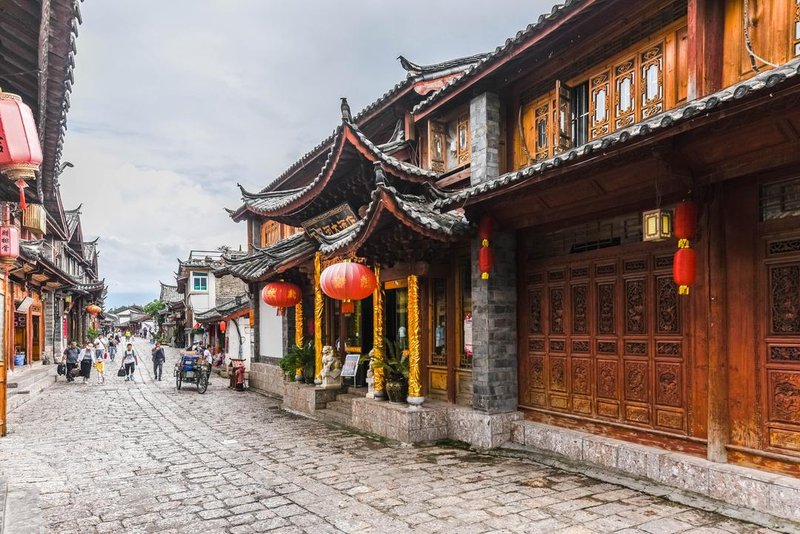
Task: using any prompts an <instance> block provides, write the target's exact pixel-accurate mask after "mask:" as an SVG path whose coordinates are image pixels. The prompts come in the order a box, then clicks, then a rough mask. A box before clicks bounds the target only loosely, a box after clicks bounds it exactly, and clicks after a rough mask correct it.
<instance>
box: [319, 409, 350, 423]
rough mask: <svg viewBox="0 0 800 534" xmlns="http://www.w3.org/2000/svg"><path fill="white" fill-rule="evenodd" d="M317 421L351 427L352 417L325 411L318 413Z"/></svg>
mask: <svg viewBox="0 0 800 534" xmlns="http://www.w3.org/2000/svg"><path fill="white" fill-rule="evenodd" d="M316 416H317V420H319V421H321V422H323V423H329V424H335V425H342V426H349V425H350V416H349V415H345V414H342V413H339V412H334V411H331V410H328V409H325V410H318V411H317V412H316Z"/></svg>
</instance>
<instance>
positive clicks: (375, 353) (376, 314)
mask: <svg viewBox="0 0 800 534" xmlns="http://www.w3.org/2000/svg"><path fill="white" fill-rule="evenodd" d="M375 279H376V280H377V284H376V285H375V292H374V293H373V294H372V357H373V358H374V359H375V360H376V361H382V360H383V350H384V347H383V283H382V282H381V266H380V265H378V264H377V263H376V264H375ZM372 378H373V380H374V383H373V386H372V392H373V396H374V398H376V399H382V398H383V397H384V396H385V393H384V389H383V386H384V383H383V369H374V370H373V376H372Z"/></svg>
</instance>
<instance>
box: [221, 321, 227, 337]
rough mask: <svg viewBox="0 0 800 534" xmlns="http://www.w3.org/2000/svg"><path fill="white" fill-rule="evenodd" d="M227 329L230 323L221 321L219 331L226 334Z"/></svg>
mask: <svg viewBox="0 0 800 534" xmlns="http://www.w3.org/2000/svg"><path fill="white" fill-rule="evenodd" d="M227 329H228V323H227V322H225V321H220V322H219V331H220V333H221V334H224V333H225V330H227Z"/></svg>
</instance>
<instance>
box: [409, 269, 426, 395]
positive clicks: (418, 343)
mask: <svg viewBox="0 0 800 534" xmlns="http://www.w3.org/2000/svg"><path fill="white" fill-rule="evenodd" d="M419 319H420V302H419V278H418V277H417V276H416V275H414V274H412V275H411V276H409V277H408V367H409V369H408V398H407V399H406V400H407V401H408V403H409V404H410V405H412V406H420V405H422V403H423V402H425V397H423V396H422V369H421V367H422V339H421V335H420V320H419Z"/></svg>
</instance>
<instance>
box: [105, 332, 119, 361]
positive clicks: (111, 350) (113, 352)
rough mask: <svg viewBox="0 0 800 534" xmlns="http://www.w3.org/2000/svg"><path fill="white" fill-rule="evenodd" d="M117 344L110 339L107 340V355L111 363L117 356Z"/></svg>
mask: <svg viewBox="0 0 800 534" xmlns="http://www.w3.org/2000/svg"><path fill="white" fill-rule="evenodd" d="M117 343H119V342H118V341H116V340H115V339H114V338H112V337H109V338H108V355H109V357H110V358H111V361H112V362H113V361H114V358H115V357H116V356H117Z"/></svg>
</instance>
